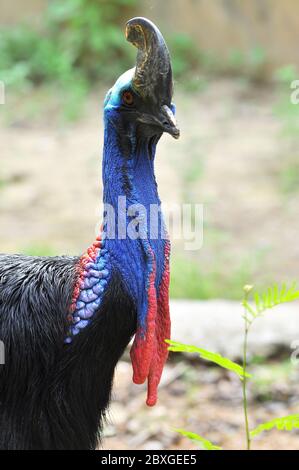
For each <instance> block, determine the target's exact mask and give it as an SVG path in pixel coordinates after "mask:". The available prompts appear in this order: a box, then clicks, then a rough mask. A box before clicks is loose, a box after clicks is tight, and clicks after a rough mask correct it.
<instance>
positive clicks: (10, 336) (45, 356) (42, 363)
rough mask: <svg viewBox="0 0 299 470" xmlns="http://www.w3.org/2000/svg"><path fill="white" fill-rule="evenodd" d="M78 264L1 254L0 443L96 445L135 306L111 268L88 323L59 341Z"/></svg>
mask: <svg viewBox="0 0 299 470" xmlns="http://www.w3.org/2000/svg"><path fill="white" fill-rule="evenodd" d="M78 262H79V258H74V257H56V258H37V257H25V256H19V255H15V256H8V255H0V340H1V341H3V343H4V347H5V365H1V366H0V448H1V449H94V448H95V447H96V446H97V443H98V430H100V429H101V425H102V420H103V418H104V416H105V410H106V408H107V405H108V403H109V398H110V396H109V395H110V391H111V386H112V380H113V374H114V369H115V365H116V363H117V361H118V360H119V358H120V356H121V354H122V353H123V351H124V349H125V347H126V346H127V344H128V342H129V341H130V338H131V337H132V335H133V334H134V332H135V329H136V311H135V307H134V305H133V303H132V301H131V300H130V297H129V296H128V295H127V293H126V291H125V288H124V286H123V283H122V280H121V278H120V276H119V275H118V273H117V272H114V273H113V274H112V278H111V282H110V283H109V287H108V288H107V291H106V292H105V296H104V299H103V303H102V305H101V307H100V308H99V310H98V311H97V312H96V315H95V317H94V319H93V322H92V323H91V324H90V325H89V326H88V327H87V329H86V331H85V333H84V334H82V335H79V336H78V337H77V338H76V341H74V342H73V343H72V344H70V345H65V344H64V338H65V335H66V331H67V328H68V320H67V317H68V313H69V309H70V305H71V301H72V294H73V290H74V285H75V282H76V266H77V263H78Z"/></svg>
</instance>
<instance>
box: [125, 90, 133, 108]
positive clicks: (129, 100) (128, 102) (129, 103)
mask: <svg viewBox="0 0 299 470" xmlns="http://www.w3.org/2000/svg"><path fill="white" fill-rule="evenodd" d="M123 103H124V104H126V105H127V106H132V104H133V103H134V97H133V94H132V93H131V92H130V91H124V92H123Z"/></svg>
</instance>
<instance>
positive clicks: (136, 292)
mask: <svg viewBox="0 0 299 470" xmlns="http://www.w3.org/2000/svg"><path fill="white" fill-rule="evenodd" d="M127 38H128V40H129V41H130V42H132V43H134V45H136V46H137V47H138V49H139V52H138V56H137V66H136V69H133V70H131V71H129V72H127V73H125V74H124V75H123V76H122V77H120V79H119V80H118V81H117V83H116V84H115V86H114V87H113V88H112V89H111V90H110V92H109V93H108V95H107V97H106V101H105V113H104V114H105V139H104V156H103V184H104V203H105V206H104V207H105V213H104V219H103V229H102V232H101V234H100V235H99V237H98V238H97V240H96V241H95V243H94V244H93V245H92V246H91V247H90V248H89V249H88V250H87V252H86V253H85V254H84V255H83V256H81V257H80V258H75V257H56V258H38V257H25V256H19V255H15V256H8V255H1V256H0V339H1V341H2V342H3V343H4V347H5V365H2V366H0V367H1V371H0V448H1V449H94V448H96V445H97V442H98V439H99V431H100V430H101V425H102V419H103V417H104V415H105V411H106V409H107V406H108V403H109V399H110V394H111V388H112V381H113V374H114V369H115V366H116V363H117V361H118V360H119V358H120V356H121V355H122V353H123V351H124V349H125V347H126V346H127V344H128V343H129V341H130V339H131V338H132V336H133V335H134V333H136V335H135V340H134V344H133V347H132V350H131V358H132V363H133V369H134V375H133V380H134V382H135V383H143V382H144V381H145V380H146V379H148V399H147V403H148V404H149V405H153V404H155V402H156V397H157V386H158V384H159V381H160V377H161V373H162V369H163V365H164V362H165V360H166V358H167V347H166V345H165V343H164V339H165V338H167V337H169V335H170V321H169V311H168V284H169V241H168V239H167V237H166V236H165V230H164V228H163V227H164V225H163V219H162V216H161V213H160V211H159V212H158V217H157V219H156V222H155V223H154V227H151V228H153V229H154V232H155V236H153V237H152V236H150V231H149V227H150V224H151V220H150V213H151V211H150V209H151V207H152V206H160V200H159V196H158V192H157V184H156V180H155V175H154V156H155V151H156V145H157V142H158V140H159V138H160V137H161V135H162V133H163V132H164V131H166V132H169V133H170V134H172V135H173V136H175V137H177V136H178V129H177V128H176V125H175V120H174V117H173V113H172V109H173V108H172V105H171V97H172V80H171V66H170V60H169V55H168V51H167V48H166V45H165V42H164V40H163V38H162V36H161V33H160V32H159V31H158V30H157V29H156V27H155V26H154V25H153V24H152V23H150V22H149V21H148V20H145V19H142V18H137V19H133V20H131V21H130V22H129V23H128V25H127ZM149 77H150V78H149ZM120 198H121V199H120ZM132 208H133V209H132ZM112 219H113V220H112ZM112 222H113V223H112ZM112 225H113V229H114V230H112V231H111V226H112ZM124 227H125V229H126V230H127V229H129V231H130V234H129V236H128V233H127V232H126V235H125V236H123V234H122V235H121V236H120V233H122V231H123V229H124ZM161 227H162V231H159V230H158V229H159V228H161ZM112 232H114V233H112ZM156 232H158V236H157V233H156ZM136 234H137V235H136ZM113 235H115V236H113Z"/></svg>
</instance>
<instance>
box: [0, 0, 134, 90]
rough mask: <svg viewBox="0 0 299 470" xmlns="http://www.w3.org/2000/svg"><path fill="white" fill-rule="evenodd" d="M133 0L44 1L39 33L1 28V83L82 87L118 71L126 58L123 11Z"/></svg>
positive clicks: (124, 65) (28, 28) (24, 26)
mask: <svg viewBox="0 0 299 470" xmlns="http://www.w3.org/2000/svg"><path fill="white" fill-rule="evenodd" d="M135 4H136V0H100V2H99V1H98V0H64V2H60V1H57V0H55V1H52V2H49V6H48V9H47V11H46V12H45V14H44V17H43V20H42V24H41V25H40V27H39V29H34V28H33V27H32V26H26V25H21V26H16V27H13V28H2V29H1V30H0V70H1V76H2V77H3V79H4V81H5V82H6V84H12V83H13V84H20V83H22V84H24V82H26V81H27V82H28V81H29V82H31V83H33V84H39V83H42V82H51V81H56V82H60V83H61V84H62V85H66V86H67V87H69V86H71V87H73V86H78V85H79V86H81V87H84V86H87V84H88V83H90V82H92V81H94V80H95V79H101V80H106V79H110V78H111V77H115V76H116V74H117V73H119V71H120V70H121V71H123V70H124V69H125V68H126V66H127V63H128V61H129V59H130V57H131V48H130V47H129V46H128V45H127V44H126V42H125V41H124V37H123V30H122V28H120V27H119V23H120V22H121V17H122V16H123V14H124V10H125V9H127V10H130V8H132V7H134V5H135Z"/></svg>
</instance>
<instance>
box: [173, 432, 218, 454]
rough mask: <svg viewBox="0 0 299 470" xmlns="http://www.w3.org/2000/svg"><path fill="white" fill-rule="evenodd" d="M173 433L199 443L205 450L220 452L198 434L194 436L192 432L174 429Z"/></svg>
mask: <svg viewBox="0 0 299 470" xmlns="http://www.w3.org/2000/svg"><path fill="white" fill-rule="evenodd" d="M174 431H175V432H178V433H179V434H181V435H182V436H185V437H188V439H190V440H191V441H196V442H199V443H200V444H202V446H203V447H204V449H206V450H222V448H221V447H218V446H215V445H214V444H212V442H210V441H208V440H207V439H205V438H204V437H202V436H200V435H199V434H195V433H194V432H189V431H185V430H184V429H174Z"/></svg>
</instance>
